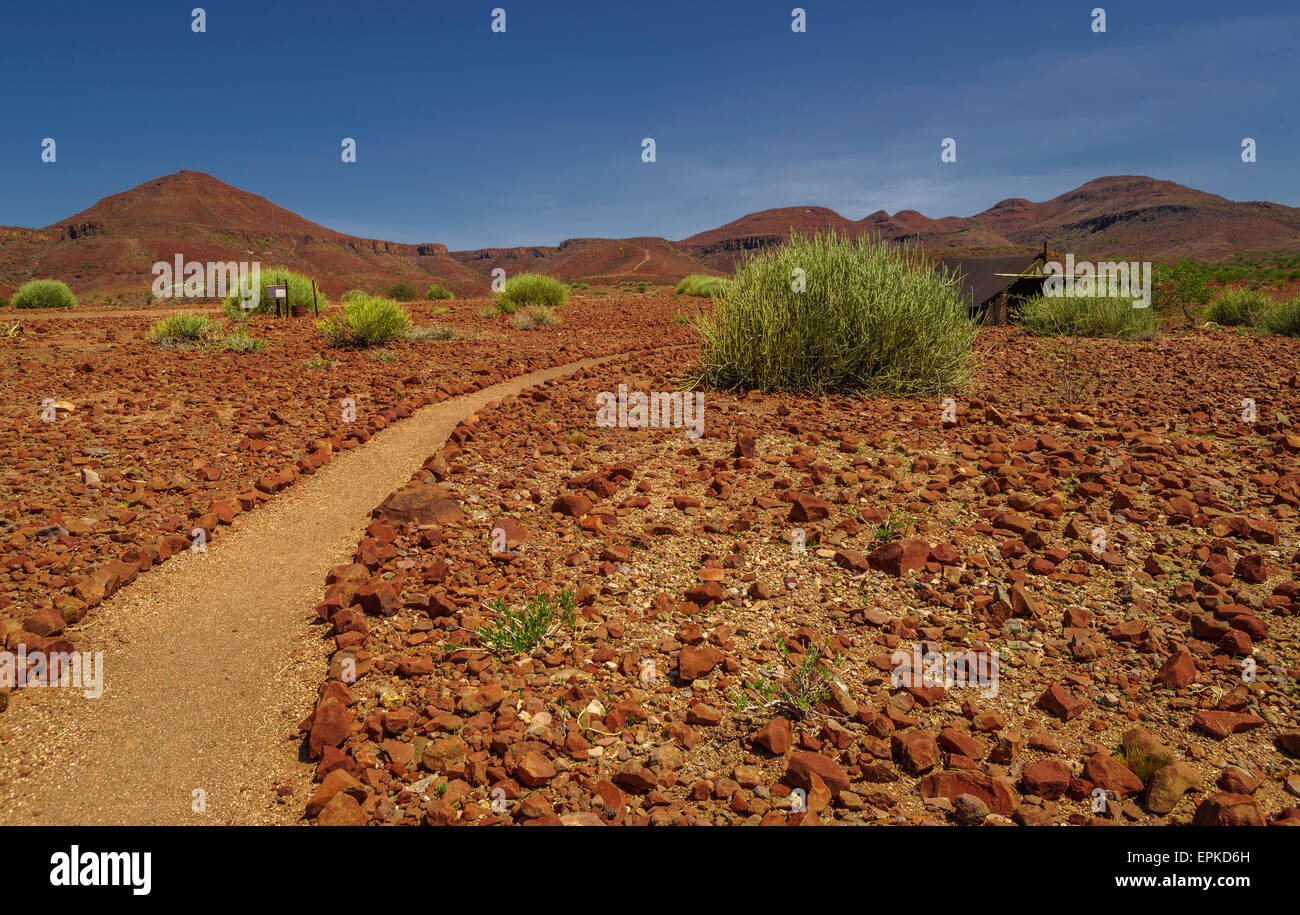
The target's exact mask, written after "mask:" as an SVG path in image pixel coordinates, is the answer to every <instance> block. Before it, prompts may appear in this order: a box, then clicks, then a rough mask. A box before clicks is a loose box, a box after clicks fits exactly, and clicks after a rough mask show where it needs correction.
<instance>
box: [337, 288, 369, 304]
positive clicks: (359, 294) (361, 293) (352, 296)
mask: <svg viewBox="0 0 1300 915" xmlns="http://www.w3.org/2000/svg"><path fill="white" fill-rule="evenodd" d="M368 298H370V293H368V292H366V291H365V290H364V289H349V290H348V291H347V292H345V293H343V298H342V299H341V301H342V302H343V304H344V305H346V304H347V303H348V302H359V301H361V300H362V299H368Z"/></svg>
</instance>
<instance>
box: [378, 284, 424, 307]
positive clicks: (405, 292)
mask: <svg viewBox="0 0 1300 915" xmlns="http://www.w3.org/2000/svg"><path fill="white" fill-rule="evenodd" d="M385 292H386V293H387V295H388V297H389V298H390V299H392V300H393V301H394V302H409V301H411V300H412V299H414V298H416V297H417V296H418V295H419V293H418V292H416V290H415V287H414V286H412V285H411V284H410V283H408V282H406V281H405V280H398V281H397V282H396V283H393V284H392V285H390V286H389V287H388V289H387V290H385Z"/></svg>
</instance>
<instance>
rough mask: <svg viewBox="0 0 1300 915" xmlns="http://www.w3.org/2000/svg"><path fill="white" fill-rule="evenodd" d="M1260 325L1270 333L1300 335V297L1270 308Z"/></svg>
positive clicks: (1287, 335) (1290, 335)
mask: <svg viewBox="0 0 1300 915" xmlns="http://www.w3.org/2000/svg"><path fill="white" fill-rule="evenodd" d="M1260 326H1261V327H1263V328H1264V330H1266V331H1268V332H1269V333H1270V334H1281V335H1283V336H1285V337H1300V298H1296V299H1292V300H1291V301H1289V302H1285V303H1283V304H1281V305H1277V306H1275V307H1274V308H1271V309H1269V310H1268V311H1267V312H1265V313H1264V317H1263V318H1262V319H1261V320H1260Z"/></svg>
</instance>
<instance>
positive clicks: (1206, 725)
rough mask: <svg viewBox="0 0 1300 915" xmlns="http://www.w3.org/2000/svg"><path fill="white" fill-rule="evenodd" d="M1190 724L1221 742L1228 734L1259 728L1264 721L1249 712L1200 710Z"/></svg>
mask: <svg viewBox="0 0 1300 915" xmlns="http://www.w3.org/2000/svg"><path fill="white" fill-rule="evenodd" d="M1192 724H1193V725H1194V726H1195V727H1196V728H1197V729H1199V730H1201V731H1203V732H1204V733H1206V734H1209V735H1210V736H1211V737H1213V738H1215V739H1216V740H1223V739H1224V738H1225V737H1227V736H1228V735H1229V734H1239V733H1241V732H1242V731H1249V730H1250V729H1251V728H1257V727H1260V726H1261V725H1262V724H1264V719H1263V718H1260V717H1259V716H1258V715H1253V714H1251V713H1250V712H1221V711H1216V710H1214V709H1201V710H1200V711H1199V712H1197V713H1196V714H1195V715H1194V716H1192Z"/></svg>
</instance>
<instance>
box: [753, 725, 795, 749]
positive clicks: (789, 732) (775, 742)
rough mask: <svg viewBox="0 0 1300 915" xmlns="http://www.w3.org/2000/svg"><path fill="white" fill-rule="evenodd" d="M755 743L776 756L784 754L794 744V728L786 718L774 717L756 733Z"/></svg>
mask: <svg viewBox="0 0 1300 915" xmlns="http://www.w3.org/2000/svg"><path fill="white" fill-rule="evenodd" d="M754 743H755V744H757V745H758V746H760V747H763V748H764V749H766V750H767V751H768V752H769V753H772V754H774V755H776V756H784V755H785V754H786V753H787V752H788V751H789V750H790V748H791V747H792V746H794V728H793V727H792V726H791V724H790V722H789V721H787V720H786V719H784V718H773V719H772V720H771V721H769V722H768V723H767V724H765V725H763V726H762V727H761V728H759V729H758V731H757V732H756V733H755V734H754Z"/></svg>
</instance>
